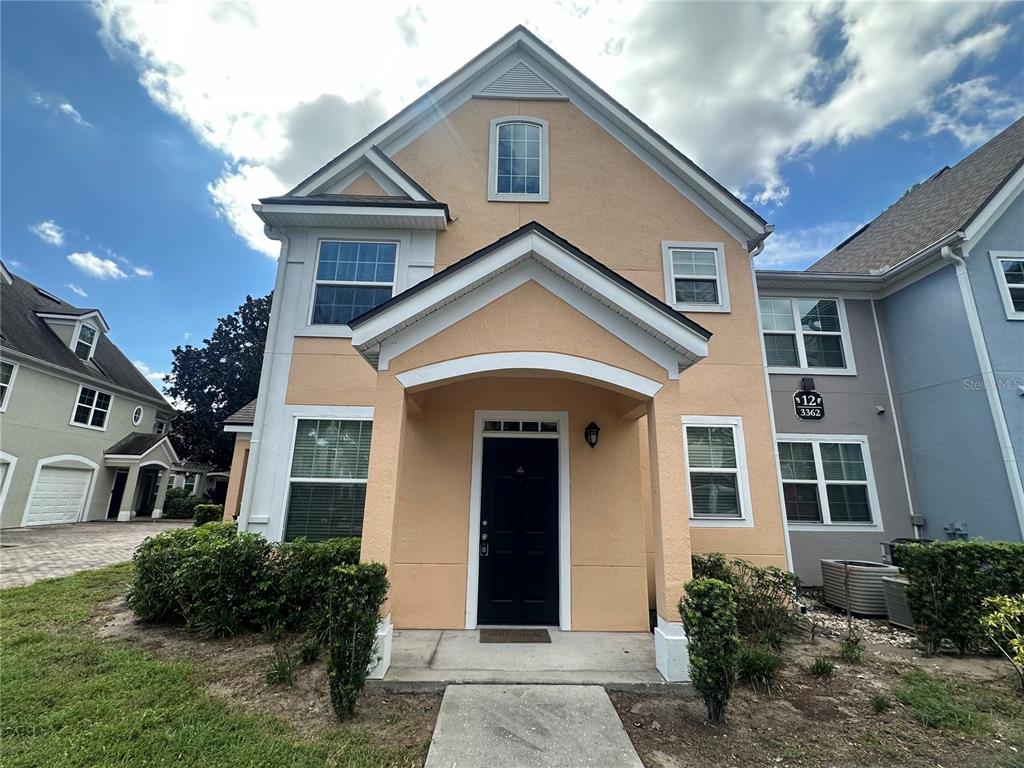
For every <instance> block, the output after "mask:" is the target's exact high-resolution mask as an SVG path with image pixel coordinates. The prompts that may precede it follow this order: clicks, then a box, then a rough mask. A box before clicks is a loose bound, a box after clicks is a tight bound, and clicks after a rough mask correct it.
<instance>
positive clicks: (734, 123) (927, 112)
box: [95, 0, 1010, 256]
mask: <svg viewBox="0 0 1024 768" xmlns="http://www.w3.org/2000/svg"><path fill="white" fill-rule="evenodd" d="M95 8H96V13H97V15H98V17H99V19H100V22H101V34H102V35H103V37H104V40H105V41H106V42H107V44H108V45H109V46H111V47H112V48H114V49H117V50H119V51H127V52H129V54H130V55H131V56H132V57H133V59H134V61H135V62H136V64H137V66H138V68H139V71H140V81H141V82H142V84H143V85H144V87H145V88H146V89H147V91H148V92H149V94H150V97H151V98H152V99H153V100H154V101H155V102H157V103H158V104H160V105H161V106H162V107H164V108H165V109H166V110H168V111H169V112H170V113H172V114H174V115H177V116H178V117H180V118H181V119H182V120H183V121H184V122H185V123H186V124H187V125H188V126H189V127H190V128H191V129H192V131H193V132H194V133H195V134H196V135H197V136H199V137H200V138H201V139H202V140H203V141H205V142H206V143H207V144H209V145H210V146H212V147H214V148H216V149H217V150H219V151H221V152H223V153H224V155H225V156H226V157H227V159H228V163H227V165H226V167H225V168H224V170H223V172H222V173H221V175H220V177H219V178H218V179H216V180H213V181H212V182H211V183H210V185H209V193H210V195H211V199H212V201H213V205H214V207H215V209H216V210H217V211H218V212H219V214H220V215H221V216H223V217H224V219H225V220H226V221H227V222H228V223H229V224H230V225H231V226H232V227H233V228H234V229H235V231H236V232H238V233H239V234H240V235H241V236H242V237H243V239H244V240H245V241H246V242H247V243H248V244H249V245H250V246H251V247H253V248H254V249H256V250H258V251H261V252H263V253H266V254H269V255H272V256H274V255H276V254H277V252H278V247H277V244H276V243H273V242H269V241H267V240H266V238H265V237H264V236H263V233H262V226H261V224H260V222H259V220H258V219H257V217H256V216H255V215H254V214H253V213H252V211H251V210H250V205H251V203H253V202H255V200H256V199H257V198H258V197H262V196H267V195H273V194H279V193H280V192H282V191H284V190H285V189H288V188H290V187H291V186H294V185H295V184H296V183H297V182H298V181H300V180H301V179H302V178H304V177H305V176H306V175H308V174H309V173H311V172H313V171H314V170H316V168H317V167H319V165H320V164H322V163H323V162H324V161H325V160H327V159H329V158H330V157H332V156H334V155H335V154H337V153H338V152H340V151H342V150H343V149H344V148H345V147H347V146H348V145H349V144H351V143H352V142H353V141H355V140H357V139H358V138H360V137H361V136H362V135H363V134H364V133H365V132H367V131H368V130H370V129H372V128H373V127H374V126H375V125H377V124H378V123H379V122H381V121H382V119H384V118H385V117H386V116H388V115H391V114H393V113H395V112H396V111H398V110H399V109H400V108H402V107H403V106H405V105H406V104H408V103H409V102H410V101H411V100H412V99H414V98H416V97H417V96H419V95H420V94H421V93H422V92H423V90H424V89H425V88H426V87H429V86H430V85H433V84H434V83H436V82H438V81H439V80H441V79H442V78H443V77H445V76H447V75H448V74H450V73H451V72H453V71H454V70H455V69H457V68H458V67H460V66H461V65H462V64H464V63H465V62H466V61H468V60H469V59H470V58H471V57H473V56H474V55H475V54H476V53H478V52H479V51H480V50H482V49H483V48H484V47H485V46H487V45H489V44H490V43H491V42H493V41H494V40H495V39H497V38H498V37H499V36H501V35H502V34H504V33H505V32H507V31H508V29H510V28H511V27H512V26H513V25H515V24H517V23H525V24H527V26H529V27H530V28H531V29H533V30H534V31H536V32H537V33H538V34H539V35H540V36H541V37H542V38H543V39H544V40H546V41H547V42H549V43H550V44H552V45H553V46H554V47H555V48H556V49H557V50H558V51H559V53H561V54H562V55H563V56H565V57H566V58H567V59H568V60H569V61H571V62H572V63H573V64H575V65H576V66H577V67H579V68H580V69H581V70H582V71H584V72H585V73H587V75H588V76H590V77H591V78H592V79H594V80H595V81H596V82H598V83H599V84H601V85H602V86H603V87H605V88H606V89H607V90H609V91H610V92H611V93H612V95H614V96H615V97H616V98H618V99H619V100H621V101H622V102H623V103H624V104H625V105H626V106H627V107H629V108H630V109H632V110H633V111H634V112H636V113H637V114H639V115H640V116H641V117H642V118H643V119H644V120H645V121H646V122H648V123H649V124H651V125H652V126H653V127H655V129H657V130H658V131H659V132H660V133H662V134H663V135H664V136H665V137H666V138H668V139H669V140H670V141H671V142H673V143H674V144H676V145H677V146H678V147H679V148H680V149H682V150H683V151H684V152H686V153H687V154H688V155H690V156H691V157H692V158H693V159H694V160H695V161H697V162H698V163H700V164H701V165H702V166H703V167H705V169H706V170H708V171H709V172H710V173H712V174H713V175H714V176H715V177H716V178H718V179H719V180H720V181H722V182H723V183H724V184H725V185H726V186H728V187H730V188H731V189H733V190H735V191H740V192H742V193H744V195H745V196H746V197H747V198H749V199H751V200H753V201H754V202H757V203H759V204H762V205H763V204H780V203H781V202H783V201H784V200H785V199H786V197H787V195H788V184H787V180H786V174H785V166H786V163H787V162H789V161H792V160H794V159H798V158H801V157H804V156H806V155H808V154H809V153H811V152H813V151H815V150H817V149H820V148H822V147H824V146H827V145H829V144H833V143H846V142H850V141H854V140H858V139H862V138H867V137H871V136H873V135H876V134H877V133H879V132H880V131H882V130H883V129H885V128H887V127H889V126H890V125H892V124H893V123H895V122H897V121H900V120H904V119H907V118H914V117H916V118H924V119H925V120H926V121H929V124H930V125H932V126H935V128H934V130H951V131H954V132H955V131H956V130H961V129H959V128H957V129H954V127H953V126H952V125H948V126H947V125H944V124H943V121H942V119H941V118H940V117H938V116H939V115H948V114H950V113H949V111H948V107H949V105H948V104H947V103H946V102H949V101H950V100H952V101H953V102H957V99H958V98H959V99H960V101H963V100H964V99H967V98H969V97H975V96H977V95H978V94H979V93H980V92H981V90H982V89H981V88H980V84H978V83H975V84H974V85H971V86H967V85H966V84H964V87H963V88H962V89H961V91H960V92H956V91H952V92H951V91H950V89H951V88H955V87H956V86H957V85H958V82H957V77H958V73H959V72H962V71H965V69H967V68H969V67H973V68H975V69H976V66H975V65H977V64H978V63H979V62H982V61H984V60H985V59H986V58H987V57H990V56H992V55H993V54H994V53H995V52H997V51H998V50H999V49H1000V47H1002V46H1004V45H1007V44H1010V43H1009V37H1010V35H1009V25H1008V24H1006V23H1003V22H1002V21H1000V19H999V14H1000V13H1002V11H1001V7H1000V6H997V5H993V4H982V3H976V4H961V5H952V4H947V3H878V4H870V3H859V2H857V3H855V2H850V3H841V2H839V3H828V4H803V3H772V4H769V3H650V4H643V5H641V4H631V3H621V4H613V5H603V4H589V5H588V4H581V3H557V4H556V3H547V2H530V1H529V0H527V1H526V2H525V3H516V4H510V3H499V4H495V3H475V4H466V3H435V4H419V3H407V4H397V5H396V4H390V3H373V4H363V5H361V6H360V7H359V10H358V12H357V13H356V12H352V11H351V10H350V9H347V8H344V7H342V6H339V5H338V4H336V3H332V2H322V3H317V2H305V3H303V4H302V5H301V12H299V13H296V12H295V10H294V8H292V7H290V6H288V5H286V4H282V3H266V4H253V5H229V4H199V3H187V4H157V3H136V2H122V1H121V0H101V2H100V3H99V4H98V5H96V6H95ZM342 19H343V20H344V27H345V31H346V34H345V44H344V48H345V50H344V60H345V61H347V62H359V65H358V66H341V65H339V53H338V50H339V49H338V38H337V30H338V26H339V22H340V21H341V20H342ZM226 49H227V50H230V51H231V55H230V56H226V55H224V51H225V50H226ZM267 51H293V52H294V51H301V52H302V55H292V56H268V55H267ZM975 79H977V78H975ZM984 85H986V86H987V87H988V88H989V89H992V90H993V94H994V95H993V94H986V99H985V101H984V102H983V103H985V104H989V105H991V104H997V105H998V104H1001V103H1002V104H1003V107H1001V108H1005V109H1007V110H1009V109H1010V106H1009V103H1008V102H1000V101H999V99H1000V98H1001V97H1000V95H999V94H998V93H997V92H995V91H994V89H995V83H994V82H991V81H985V82H984ZM957 103H958V102H957ZM954 114H955V113H954ZM984 122H986V124H992V125H995V124H997V123H998V122H999V119H991V120H986V121H984ZM1006 122H1008V120H1003V124H1005V123H1006ZM962 124H963V121H962V120H961V122H958V123H956V125H957V126H960V125H962ZM986 130H987V129H986ZM958 135H959V134H958Z"/></svg>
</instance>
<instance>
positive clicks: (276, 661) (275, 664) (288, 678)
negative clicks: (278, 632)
mask: <svg viewBox="0 0 1024 768" xmlns="http://www.w3.org/2000/svg"><path fill="white" fill-rule="evenodd" d="M295 666H296V665H295V659H293V658H292V657H291V655H290V654H289V653H288V651H287V650H285V648H284V647H282V646H280V645H278V646H275V647H274V655H273V656H272V657H271V658H270V661H269V662H268V663H267V668H266V670H265V671H264V672H263V679H264V680H266V681H267V685H292V684H293V683H294V682H295Z"/></svg>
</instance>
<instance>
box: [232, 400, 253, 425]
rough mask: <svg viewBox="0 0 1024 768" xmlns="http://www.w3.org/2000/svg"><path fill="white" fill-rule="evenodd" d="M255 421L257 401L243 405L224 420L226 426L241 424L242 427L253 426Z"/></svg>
mask: <svg viewBox="0 0 1024 768" xmlns="http://www.w3.org/2000/svg"><path fill="white" fill-rule="evenodd" d="M255 421H256V401H255V400H253V401H251V402H249V403H247V404H245V405H243V406H242V407H241V408H239V409H238V410H237V411H235V412H234V413H232V414H231V415H230V416H228V417H227V418H226V419H224V423H225V424H240V425H246V424H253V423H254V422H255Z"/></svg>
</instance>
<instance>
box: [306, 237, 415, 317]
mask: <svg viewBox="0 0 1024 768" xmlns="http://www.w3.org/2000/svg"><path fill="white" fill-rule="evenodd" d="M324 243H389V244H392V245H394V246H395V273H394V275H393V276H392V278H391V282H390V283H368V282H363V281H360V280H318V279H317V276H316V273H317V271H318V270H319V269H320V246H321V245H323V244H324ZM407 245H408V242H407V241H406V240H405V239H403V238H399V237H387V236H384V237H381V236H371V237H358V236H355V237H351V236H345V237H329V236H327V235H323V236H320V237H318V238H317V239H316V247H315V249H314V251H313V284H312V287H311V289H310V293H309V311H308V312H307V313H306V327H307V328H315V329H321V330H322V329H330V331H331V333H330V335H331V336H343V337H351V336H352V329H351V328H349V326H348V324H344V325H336V324H333V323H314V322H313V313H314V312H315V311H316V289H317V287H318V286H320V285H355V286H363V287H366V288H390V289H391V295H392V296H394V295H395V290H396V286H397V285H398V269H399V266H400V264H401V259H402V249H403V246H407Z"/></svg>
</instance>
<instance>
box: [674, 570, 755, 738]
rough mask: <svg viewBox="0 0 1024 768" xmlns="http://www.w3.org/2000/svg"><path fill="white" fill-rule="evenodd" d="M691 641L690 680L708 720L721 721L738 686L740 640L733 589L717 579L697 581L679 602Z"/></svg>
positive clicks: (689, 586) (688, 585) (684, 625)
mask: <svg viewBox="0 0 1024 768" xmlns="http://www.w3.org/2000/svg"><path fill="white" fill-rule="evenodd" d="M679 614H680V615H681V616H682V617H683V627H685V628H686V634H687V635H688V636H689V640H690V649H689V650H690V677H691V678H692V680H693V687H694V688H696V689H697V690H698V691H699V692H700V694H701V696H702V697H703V698H704V705H705V706H706V707H707V710H708V720H710V721H711V722H713V723H717V722H720V721H721V720H722V718H723V717H724V715H725V706H726V704H728V703H729V699H730V697H731V696H732V689H733V685H735V683H736V657H737V654H738V653H739V648H740V638H739V632H738V631H737V628H736V601H735V599H734V598H733V588H732V587H731V586H730V585H729V584H726V583H725V582H723V581H719V580H718V579H694V580H693V581H691V582H689V583H688V584H687V585H686V594H685V596H684V597H683V599H682V600H680V601H679Z"/></svg>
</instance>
